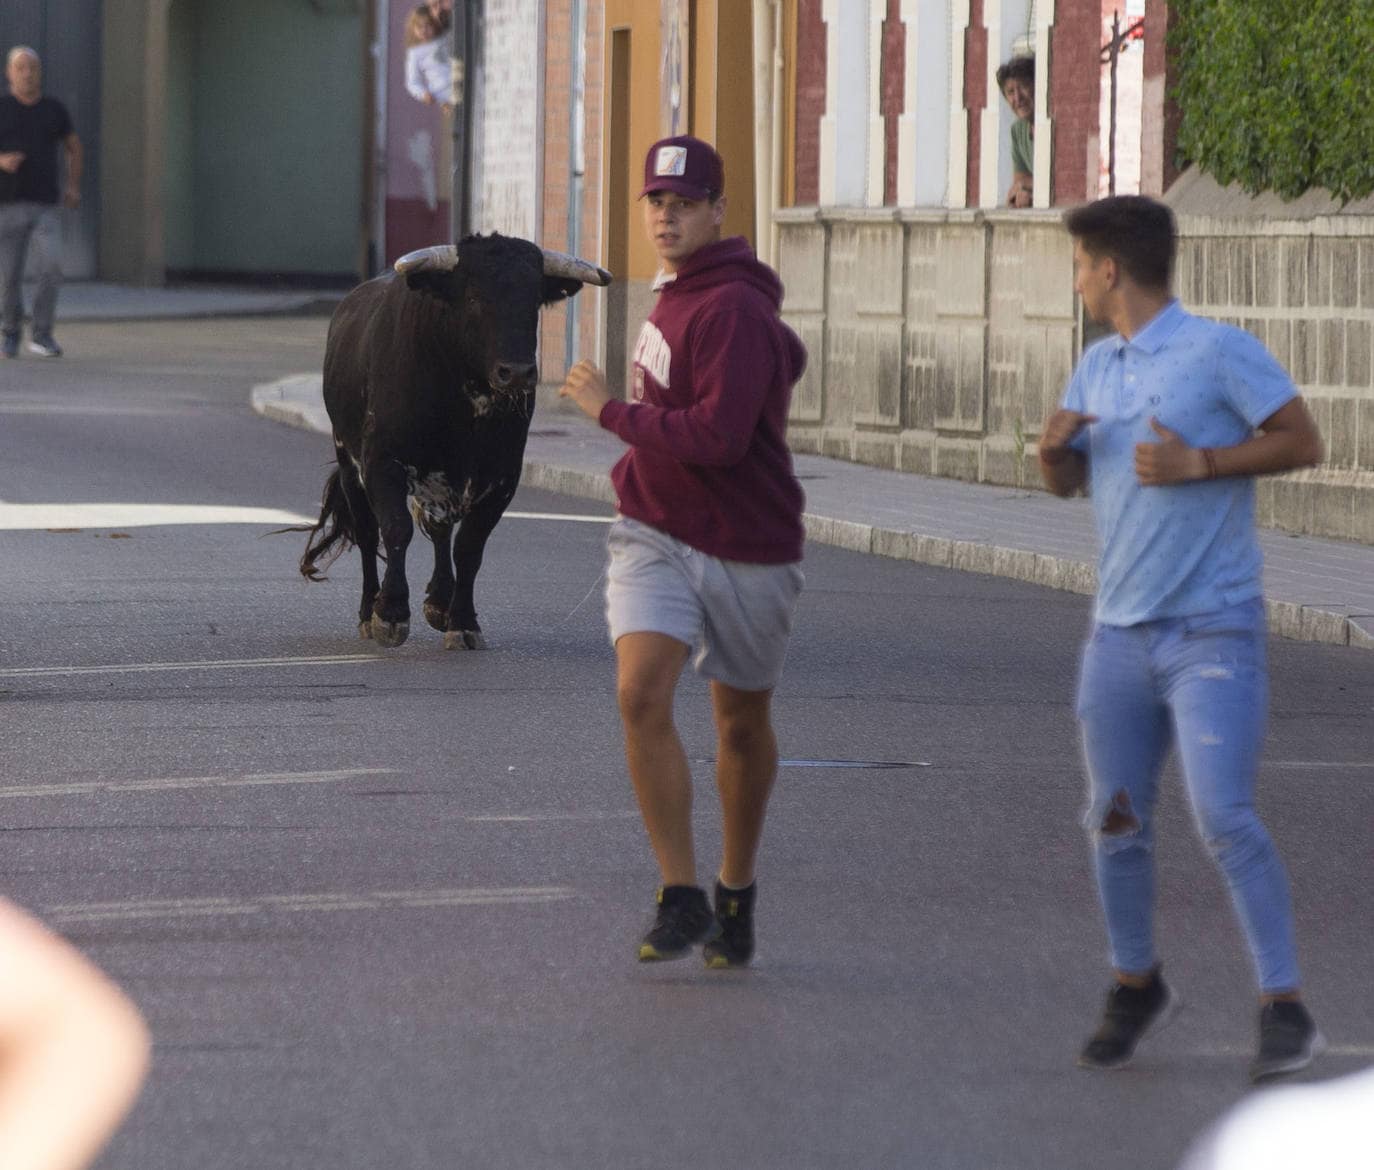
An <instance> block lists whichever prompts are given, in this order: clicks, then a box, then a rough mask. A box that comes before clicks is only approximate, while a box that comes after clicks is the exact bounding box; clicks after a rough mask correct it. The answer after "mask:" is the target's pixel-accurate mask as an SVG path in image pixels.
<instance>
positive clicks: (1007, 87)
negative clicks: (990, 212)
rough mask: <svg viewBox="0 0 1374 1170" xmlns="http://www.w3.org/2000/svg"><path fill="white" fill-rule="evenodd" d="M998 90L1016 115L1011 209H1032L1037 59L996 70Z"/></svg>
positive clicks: (1016, 60)
mask: <svg viewBox="0 0 1374 1170" xmlns="http://www.w3.org/2000/svg"><path fill="white" fill-rule="evenodd" d="M997 88H998V89H999V90H1001V91H1002V96H1003V97H1004V98H1006V99H1007V105H1009V106H1010V107H1011V112H1012V113H1013V114H1015V115H1016V121H1015V122H1013V123H1012V124H1011V171H1012V175H1011V190H1009V191H1008V192H1007V206H1008V207H1029V206H1031V203H1032V200H1033V193H1034V190H1035V185H1034V181H1033V180H1032V178H1031V174H1032V172H1033V170H1034V166H1035V58H1034V57H1013V58H1012V59H1011V60H1010V61H1008V62H1006V63H1005V64H1004V65H1001V66H999V67H998V69H997Z"/></svg>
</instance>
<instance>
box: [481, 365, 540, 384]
mask: <svg viewBox="0 0 1374 1170" xmlns="http://www.w3.org/2000/svg"><path fill="white" fill-rule="evenodd" d="M538 380H539V365H538V363H537V362H497V363H496V364H495V365H494V366H492V368H491V375H490V382H491V388H492V389H493V390H528V389H530V388H531V387H532V386H534V385H535V383H536V382H537V381H538Z"/></svg>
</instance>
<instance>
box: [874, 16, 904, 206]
mask: <svg viewBox="0 0 1374 1170" xmlns="http://www.w3.org/2000/svg"><path fill="white" fill-rule="evenodd" d="M880 84H881V102H882V106H881V109H882V114H883V202H884V203H886V204H889V205H892V204H895V203H896V202H897V120H898V119H899V118H900V117H901V116H902V107H903V106H904V105H905V103H906V25H905V24H903V23H902V3H901V0H887V19H886V20H884V21H883V71H882V77H881V82H880Z"/></svg>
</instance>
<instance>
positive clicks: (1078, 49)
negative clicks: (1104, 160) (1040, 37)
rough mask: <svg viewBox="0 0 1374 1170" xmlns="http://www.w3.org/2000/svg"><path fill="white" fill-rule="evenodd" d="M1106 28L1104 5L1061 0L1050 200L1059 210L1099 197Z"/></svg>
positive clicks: (1054, 45)
mask: <svg viewBox="0 0 1374 1170" xmlns="http://www.w3.org/2000/svg"><path fill="white" fill-rule="evenodd" d="M1101 28H1102V0H1057V3H1056V4H1055V9H1054V29H1053V31H1052V32H1051V34H1050V54H1051V60H1052V61H1053V63H1054V67H1053V69H1052V70H1051V72H1050V93H1049V111H1050V117H1051V118H1053V119H1054V169H1053V172H1052V174H1053V179H1052V184H1051V191H1050V200H1051V202H1053V203H1055V204H1074V203H1082V202H1084V201H1085V200H1087V199H1093V198H1096V197H1097V172H1098V166H1099V159H1100V156H1101V147H1100V133H1099V119H1100V110H1099V105H1098V102H1099V94H1100V91H1101V84H1102V72H1101V70H1102V64H1101V59H1100V54H1101V50H1102V41H1101Z"/></svg>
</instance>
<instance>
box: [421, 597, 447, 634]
mask: <svg viewBox="0 0 1374 1170" xmlns="http://www.w3.org/2000/svg"><path fill="white" fill-rule="evenodd" d="M425 621H427V622H428V623H429V624H430V625H431V626H433V627H434V628H435V629H436V630H438V631H439V632H440V633H443V632H444V631H445V630H447V629H448V606H446V605H443V606H441V605H440V604H439V603H438V602H436V601H426V602H425Z"/></svg>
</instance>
